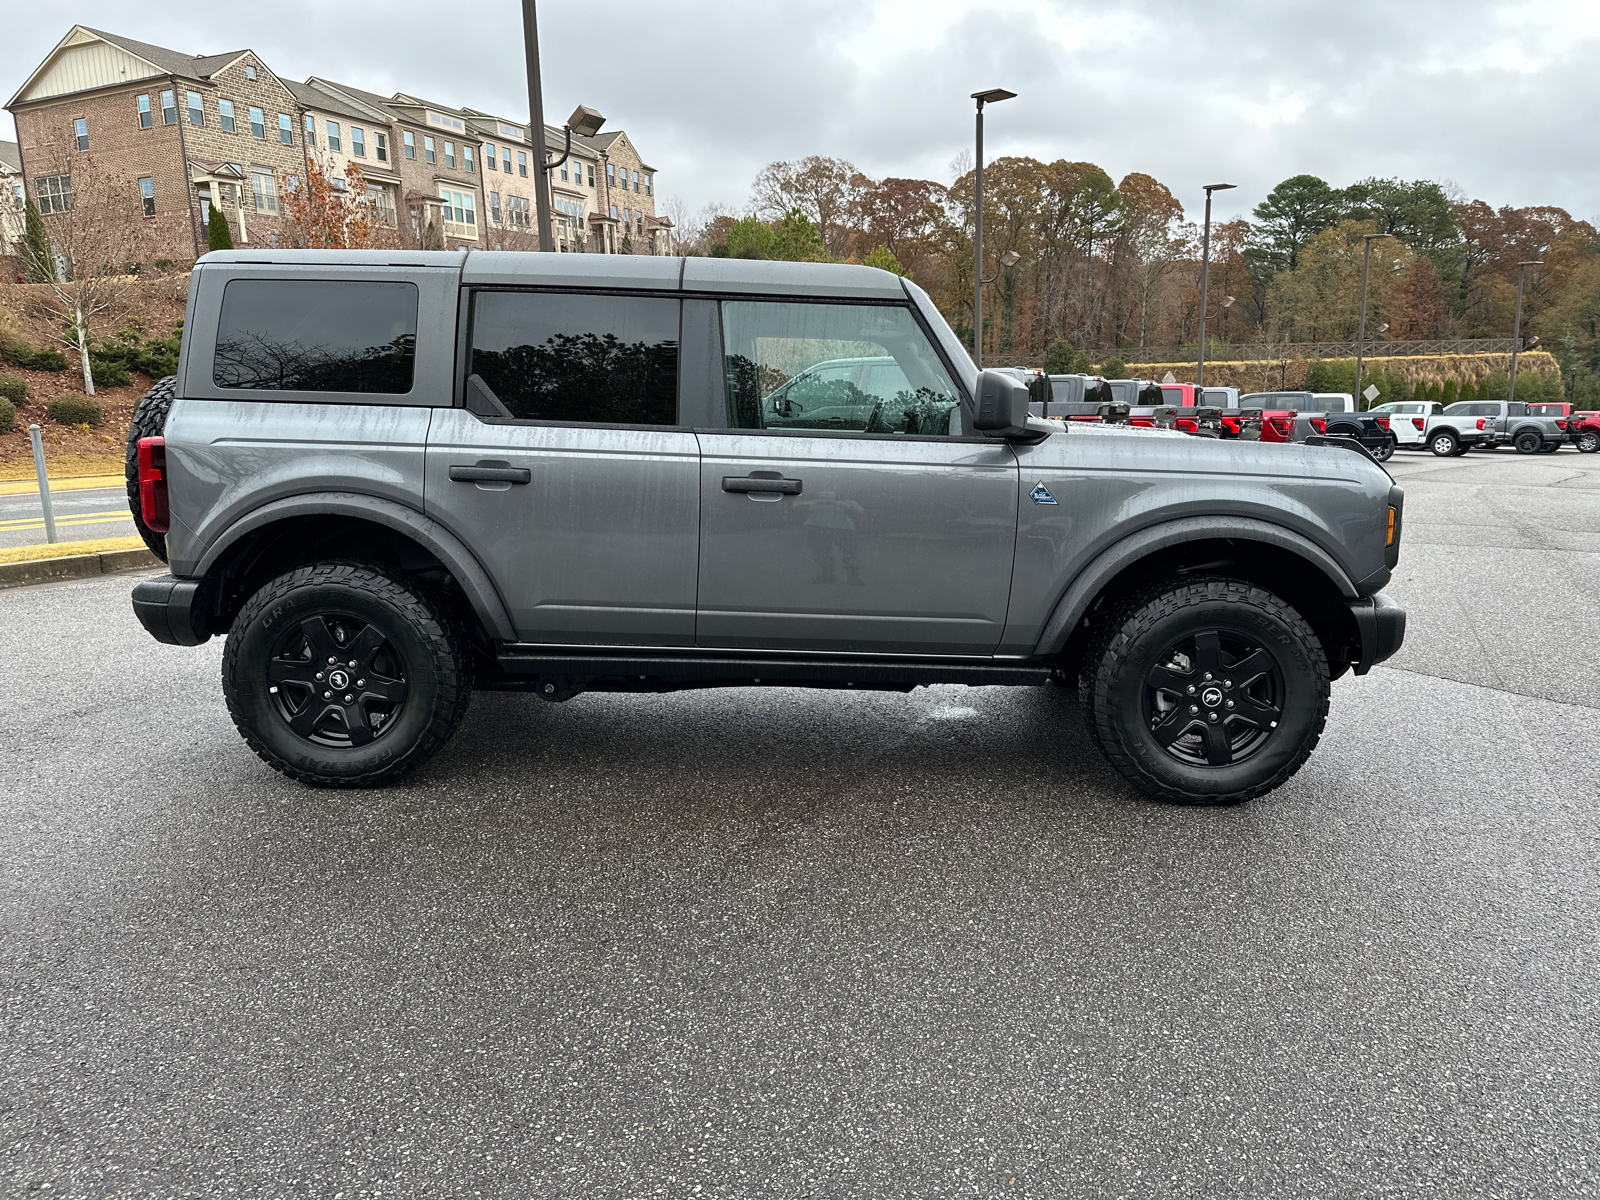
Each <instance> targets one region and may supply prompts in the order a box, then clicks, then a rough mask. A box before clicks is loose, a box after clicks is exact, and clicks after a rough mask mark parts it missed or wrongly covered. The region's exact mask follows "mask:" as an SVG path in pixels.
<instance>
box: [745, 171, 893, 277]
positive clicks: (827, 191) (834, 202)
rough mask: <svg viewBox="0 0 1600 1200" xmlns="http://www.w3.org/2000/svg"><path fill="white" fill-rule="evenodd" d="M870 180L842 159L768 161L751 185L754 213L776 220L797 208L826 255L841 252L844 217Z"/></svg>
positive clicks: (846, 228) (845, 234)
mask: <svg viewBox="0 0 1600 1200" xmlns="http://www.w3.org/2000/svg"><path fill="white" fill-rule="evenodd" d="M871 184H872V181H871V180H870V179H868V178H867V177H866V176H865V175H863V174H862V173H861V172H860V171H858V170H856V168H855V166H854V164H852V163H849V162H846V161H845V160H844V159H842V158H825V157H823V156H822V155H820V154H812V155H808V156H807V157H805V158H802V159H799V160H798V161H796V162H775V163H768V164H767V165H766V166H765V167H763V168H762V169H761V173H760V174H759V175H757V176H756V181H755V183H754V184H753V185H752V187H751V192H752V201H753V203H754V206H755V211H756V215H757V216H760V217H765V218H767V219H768V220H776V219H777V218H779V217H781V216H783V215H784V214H785V213H787V212H789V211H790V210H791V209H796V208H798V209H799V210H800V211H801V212H803V213H805V215H806V216H807V217H808V218H810V220H811V223H812V224H813V225H815V226H816V227H817V232H818V233H819V234H821V235H822V244H823V246H824V247H826V248H827V251H828V253H829V254H832V255H835V256H838V255H842V254H843V253H844V250H845V244H846V242H847V241H848V240H849V236H850V230H849V224H848V219H849V216H850V214H851V212H852V211H854V209H855V207H856V204H857V203H858V202H859V200H860V198H861V194H862V192H863V191H865V190H866V189H867V188H868V187H869V186H871Z"/></svg>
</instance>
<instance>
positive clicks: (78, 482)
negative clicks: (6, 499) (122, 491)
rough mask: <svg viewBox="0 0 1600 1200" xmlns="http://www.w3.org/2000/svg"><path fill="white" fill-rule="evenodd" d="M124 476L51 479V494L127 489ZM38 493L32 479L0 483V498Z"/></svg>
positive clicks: (35, 483)
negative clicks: (112, 488)
mask: <svg viewBox="0 0 1600 1200" xmlns="http://www.w3.org/2000/svg"><path fill="white" fill-rule="evenodd" d="M127 485H128V478H127V476H126V475H74V476H72V477H70V478H68V479H52V480H51V481H50V490H51V491H52V492H82V491H87V490H89V489H91V488H108V487H114V488H120V487H127ZM38 493H39V483H38V481H37V480H34V479H15V480H7V481H5V482H3V483H0V496H33V495H38Z"/></svg>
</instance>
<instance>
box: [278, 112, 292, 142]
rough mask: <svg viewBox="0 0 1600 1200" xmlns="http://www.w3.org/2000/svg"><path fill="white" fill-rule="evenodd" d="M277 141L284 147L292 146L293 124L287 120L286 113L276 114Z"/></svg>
mask: <svg viewBox="0 0 1600 1200" xmlns="http://www.w3.org/2000/svg"><path fill="white" fill-rule="evenodd" d="M278 140H279V141H280V142H282V143H283V144H284V145H285V146H292V145H294V122H293V121H291V120H289V114H288V113H279V114H278Z"/></svg>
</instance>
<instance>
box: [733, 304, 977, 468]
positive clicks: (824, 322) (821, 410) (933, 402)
mask: <svg viewBox="0 0 1600 1200" xmlns="http://www.w3.org/2000/svg"><path fill="white" fill-rule="evenodd" d="M722 330H723V336H722V340H723V354H724V360H723V370H724V375H725V378H726V381H727V390H728V424H729V425H730V426H732V427H733V428H735V429H826V430H837V431H839V432H842V433H879V434H913V435H919V436H922V437H929V436H933V437H945V436H959V435H960V433H961V417H960V400H959V393H957V391H956V389H955V385H954V384H953V383H952V382H951V380H950V376H949V374H948V373H947V372H946V371H945V369H944V364H943V363H942V362H940V360H939V357H938V355H937V354H935V353H934V350H933V347H932V346H931V345H930V344H929V342H928V339H927V337H926V336H925V335H924V334H923V332H922V329H921V328H920V327H919V326H918V325H917V323H916V320H915V319H914V318H913V317H912V315H911V311H910V309H907V308H902V307H899V306H893V305H865V304H793V303H782V302H766V301H744V300H729V301H724V302H723V305H722Z"/></svg>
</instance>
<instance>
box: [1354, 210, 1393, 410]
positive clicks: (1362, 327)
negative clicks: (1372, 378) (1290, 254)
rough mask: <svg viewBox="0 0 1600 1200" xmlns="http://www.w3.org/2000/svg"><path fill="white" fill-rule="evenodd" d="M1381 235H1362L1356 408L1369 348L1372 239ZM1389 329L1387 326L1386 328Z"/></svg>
mask: <svg viewBox="0 0 1600 1200" xmlns="http://www.w3.org/2000/svg"><path fill="white" fill-rule="evenodd" d="M1383 236H1384V235H1383V234H1381V233H1364V234H1362V235H1361V241H1362V246H1361V321H1360V323H1359V324H1358V325H1357V327H1356V396H1355V400H1356V408H1358V409H1359V408H1360V407H1361V357H1362V352H1363V351H1365V350H1366V348H1367V267H1368V265H1369V264H1370V263H1371V262H1372V239H1373V238H1380V237H1383ZM1384 328H1385V329H1387V328H1388V326H1387V325H1385V326H1384Z"/></svg>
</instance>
